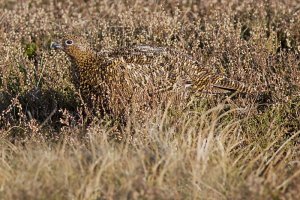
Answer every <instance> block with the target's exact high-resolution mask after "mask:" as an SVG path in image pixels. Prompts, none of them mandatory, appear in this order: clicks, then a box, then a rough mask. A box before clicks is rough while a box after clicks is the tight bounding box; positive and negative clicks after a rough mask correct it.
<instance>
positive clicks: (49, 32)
mask: <svg viewBox="0 0 300 200" xmlns="http://www.w3.org/2000/svg"><path fill="white" fill-rule="evenodd" d="M64 33H73V34H77V35H81V36H84V37H85V38H87V39H88V40H89V41H90V42H91V45H92V46H93V47H94V48H95V49H97V50H101V49H111V48H116V47H121V46H126V45H132V44H156V45H161V46H169V47H174V48H176V49H179V50H181V51H183V52H185V53H188V54H190V55H192V56H193V57H194V58H196V59H197V60H198V61H199V62H200V63H201V64H202V65H203V67H208V68H211V69H212V70H215V71H217V72H220V73H224V74H226V75H227V76H228V77H231V78H233V79H235V80H240V81H243V82H245V83H247V84H249V85H254V86H259V87H261V88H264V92H262V93H261V94H258V95H254V96H253V95H252V96H251V95H250V96H236V97H232V98H231V99H230V98H228V97H225V96H209V97H206V98H197V99H194V100H193V101H192V102H189V104H186V105H184V104H181V105H177V106H176V105H173V103H172V98H171V97H170V101H169V104H168V105H167V106H165V107H160V106H159V107H157V108H153V111H152V112H151V115H150V116H148V120H147V121H146V122H143V123H140V122H139V120H138V116H135V115H134V114H133V115H132V116H131V117H130V119H129V120H128V121H129V123H128V124H127V125H126V127H124V130H123V134H124V138H123V140H122V141H116V140H115V139H114V138H112V137H111V135H112V134H111V133H112V132H113V131H112V130H113V129H114V127H113V126H114V125H112V124H111V122H110V121H109V120H106V119H101V118H98V117H96V116H89V115H92V114H82V113H83V110H84V104H83V102H82V100H81V98H80V95H79V94H78V92H77V91H76V90H75V89H74V86H73V85H72V83H71V81H70V76H69V71H68V68H69V66H70V63H69V61H68V59H67V58H66V55H65V54H64V53H62V52H56V51H53V50H51V49H50V48H49V46H50V43H51V41H56V40H59V39H60V38H61V36H62V35H63V34H64ZM0 43H1V45H0V55H1V56H0V137H1V140H0V198H1V199H300V194H299V190H300V186H299V185H300V160H299V158H300V157H299V156H300V154H299V152H300V149H299V142H300V136H299V134H300V129H299V127H300V114H299V109H300V98H299V94H300V87H299V86H300V79H299V77H300V73H299V72H300V59H299V57H300V55H299V53H300V7H299V1H297V0H279V1H271V0H252V1H246V0H243V1H240V0H223V1H214V0H209V1H196V0H185V1H176V0H164V1H154V0H151V1H142V0H127V1H109V0H101V1H94V0H74V1H70V0H69V1H60V0H56V1H46V0H25V1H13V0H10V1H6V0H1V1H0ZM132 132H134V134H132Z"/></svg>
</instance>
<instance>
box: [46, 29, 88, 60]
mask: <svg viewBox="0 0 300 200" xmlns="http://www.w3.org/2000/svg"><path fill="white" fill-rule="evenodd" d="M50 47H51V48H53V49H61V50H63V51H64V52H65V53H66V54H67V55H68V56H70V57H71V58H72V59H75V60H80V59H82V58H84V57H86V56H89V55H90V54H93V51H92V49H91V48H90V45H89V44H88V43H87V41H86V40H85V39H83V38H81V37H79V36H74V35H65V36H64V37H63V39H62V42H61V44H59V43H55V42H52V43H51V46H50Z"/></svg>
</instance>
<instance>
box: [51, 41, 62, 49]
mask: <svg viewBox="0 0 300 200" xmlns="http://www.w3.org/2000/svg"><path fill="white" fill-rule="evenodd" d="M50 48H51V49H62V46H61V45H60V44H57V43H55V42H51V44H50Z"/></svg>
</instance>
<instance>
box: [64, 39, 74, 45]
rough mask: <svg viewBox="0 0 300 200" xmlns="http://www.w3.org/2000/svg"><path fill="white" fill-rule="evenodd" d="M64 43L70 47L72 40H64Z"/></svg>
mask: <svg viewBox="0 0 300 200" xmlns="http://www.w3.org/2000/svg"><path fill="white" fill-rule="evenodd" d="M65 43H66V45H72V44H73V40H66V41H65Z"/></svg>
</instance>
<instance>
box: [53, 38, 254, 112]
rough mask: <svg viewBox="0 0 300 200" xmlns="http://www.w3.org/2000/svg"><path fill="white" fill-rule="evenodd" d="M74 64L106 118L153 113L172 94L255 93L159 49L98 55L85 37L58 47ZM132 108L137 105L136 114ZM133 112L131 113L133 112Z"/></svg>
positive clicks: (75, 76)
mask: <svg viewBox="0 0 300 200" xmlns="http://www.w3.org/2000/svg"><path fill="white" fill-rule="evenodd" d="M51 48H53V49H60V50H62V51H63V52H65V53H66V54H67V56H68V57H69V59H70V61H71V67H70V72H71V79H72V82H73V84H74V85H75V87H76V88H77V89H78V90H79V91H80V92H81V94H82V96H83V97H84V98H85V101H86V102H89V103H88V104H92V102H96V104H98V105H100V106H99V109H100V110H101V113H106V114H111V115H113V116H124V115H126V116H128V115H129V113H130V112H131V111H132V110H133V109H144V110H146V109H150V108H151V105H153V104H155V103H156V104H158V103H159V102H160V101H161V99H162V97H168V96H169V95H170V94H174V93H175V94H176V93H180V94H184V95H183V96H185V97H186V96H201V95H203V94H232V93H252V92H254V91H255V90H256V88H255V87H252V86H248V85H246V84H244V83H242V82H239V81H236V80H232V79H230V78H227V77H226V76H225V75H223V74H220V73H216V72H213V70H210V69H208V68H206V67H203V66H201V64H200V63H199V62H198V61H197V60H196V59H194V58H193V57H192V56H190V55H188V54H186V53H183V52H182V51H180V50H177V49H175V48H171V47H165V46H156V45H132V46H125V47H120V48H115V49H109V50H105V49H104V50H101V51H98V52H97V51H95V50H93V49H92V48H91V45H90V44H89V43H88V42H87V40H86V39H85V38H83V37H81V36H76V35H65V36H64V37H63V39H62V41H61V43H57V42H52V43H51ZM132 102H137V104H136V105H137V106H136V107H135V108H133V107H132V106H131V105H132ZM130 110H131V111H130Z"/></svg>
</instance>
